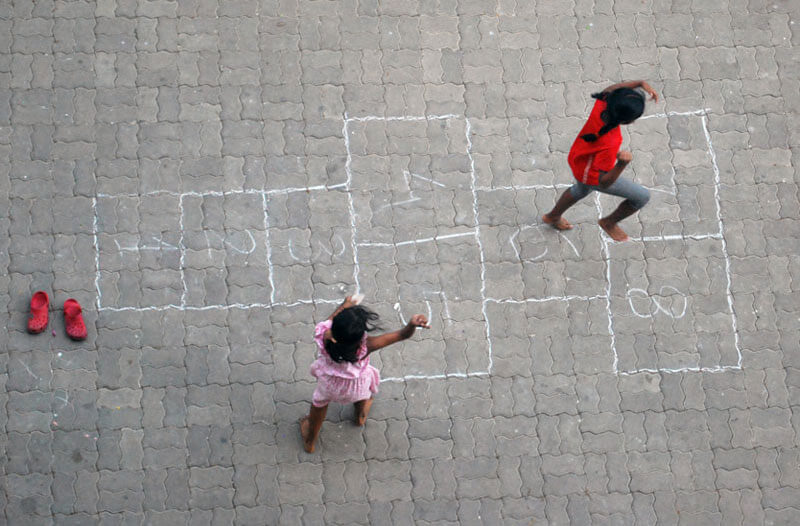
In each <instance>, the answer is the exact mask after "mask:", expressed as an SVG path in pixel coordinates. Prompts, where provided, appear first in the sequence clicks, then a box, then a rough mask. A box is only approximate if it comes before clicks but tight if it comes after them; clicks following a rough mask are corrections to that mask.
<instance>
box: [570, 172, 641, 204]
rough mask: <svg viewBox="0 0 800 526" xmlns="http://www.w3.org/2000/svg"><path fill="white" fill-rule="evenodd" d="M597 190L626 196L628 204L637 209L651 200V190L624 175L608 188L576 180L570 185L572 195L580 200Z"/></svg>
mask: <svg viewBox="0 0 800 526" xmlns="http://www.w3.org/2000/svg"><path fill="white" fill-rule="evenodd" d="M595 190H597V191H598V192H601V193H603V194H611V195H616V196H618V197H624V198H625V200H626V201H627V202H628V204H630V205H631V206H632V207H633V208H635V209H636V210H639V209H640V208H642V207H643V206H644V205H646V204H647V202H648V201H649V200H650V190H648V189H647V188H645V187H644V186H642V185H640V184H636V183H634V182H633V181H629V180H628V179H623V178H622V177H620V178H619V179H617V180H616V181H614V184H612V185H611V186H609V187H606V188H603V187H602V186H600V185H596V186H591V185H588V184H583V183H581V182H579V181H576V182H575V184H573V185H572V186H571V187H570V189H569V193H571V194H572V197H574V198H575V200H576V201H578V200H580V199H583V198H584V197H586V196H587V195H589V194H590V193H592V192H593V191H595Z"/></svg>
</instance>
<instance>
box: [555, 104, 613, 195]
mask: <svg viewBox="0 0 800 526" xmlns="http://www.w3.org/2000/svg"><path fill="white" fill-rule="evenodd" d="M605 109H606V102H605V101H602V100H598V101H597V102H595V103H594V108H592V113H591V114H590V115H589V120H587V121H586V124H585V125H584V126H583V128H582V129H581V132H580V133H579V134H578V137H577V138H576V139H575V142H574V143H572V148H570V150H569V156H568V157H567V162H569V166H570V168H572V175H574V176H575V179H577V180H578V181H580V182H582V183H583V184H588V185H592V186H595V185H597V184H598V182H599V178H600V173H599V172H601V171H602V172H608V171H609V170H611V169H612V168H614V164H615V163H616V162H617V153H619V148H620V146H622V132H621V131H620V130H619V126H617V127H616V128H614V129H613V130H611V131H610V132H608V133H606V134H605V135H603V136H601V137H599V138H598V139H597V140H596V141H594V142H587V141H584V140H583V139H581V135H583V134H585V133H597V132H599V131H600V128H602V127H603V126H604V125H605V123H604V122H603V119H601V118H600V114H601V113H603V111H604V110H605Z"/></svg>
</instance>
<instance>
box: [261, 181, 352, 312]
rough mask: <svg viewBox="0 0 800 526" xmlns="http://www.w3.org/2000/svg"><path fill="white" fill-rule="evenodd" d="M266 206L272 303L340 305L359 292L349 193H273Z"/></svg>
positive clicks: (344, 191) (342, 190)
mask: <svg viewBox="0 0 800 526" xmlns="http://www.w3.org/2000/svg"><path fill="white" fill-rule="evenodd" d="M266 206H267V215H268V234H269V235H268V236H267V237H268V248H269V250H268V252H269V267H270V276H271V282H272V284H273V287H274V288H273V292H272V296H271V301H272V303H281V304H288V303H294V302H297V301H320V300H339V299H341V298H342V297H344V295H345V292H348V293H349V292H352V291H353V290H354V289H355V281H354V268H355V266H354V256H353V243H352V236H353V234H352V226H351V224H352V221H351V216H350V208H349V199H348V193H347V191H346V189H332V190H320V191H314V192H299V193H297V192H296V193H289V194H271V195H269V196H267V200H266Z"/></svg>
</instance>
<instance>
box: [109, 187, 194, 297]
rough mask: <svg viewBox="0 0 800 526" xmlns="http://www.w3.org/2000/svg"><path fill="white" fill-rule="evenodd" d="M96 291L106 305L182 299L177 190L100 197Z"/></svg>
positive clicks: (179, 214)
mask: <svg viewBox="0 0 800 526" xmlns="http://www.w3.org/2000/svg"><path fill="white" fill-rule="evenodd" d="M95 209H96V214H97V217H96V237H97V244H96V250H97V265H98V269H97V279H96V285H97V295H98V304H99V305H100V307H101V308H103V307H104V306H107V307H116V308H130V309H138V308H148V307H163V306H168V305H176V304H180V301H181V296H182V294H183V290H184V289H183V282H182V279H181V269H182V267H181V252H182V251H181V227H180V224H181V213H180V197H179V196H177V195H175V194H168V193H162V194H151V195H147V196H141V197H140V196H120V197H113V196H103V197H98V198H97V200H96V207H95Z"/></svg>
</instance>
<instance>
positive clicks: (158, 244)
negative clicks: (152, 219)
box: [114, 234, 180, 252]
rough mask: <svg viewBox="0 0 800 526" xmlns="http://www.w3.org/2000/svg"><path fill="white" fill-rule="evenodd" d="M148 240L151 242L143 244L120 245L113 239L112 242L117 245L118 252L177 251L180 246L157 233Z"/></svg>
mask: <svg viewBox="0 0 800 526" xmlns="http://www.w3.org/2000/svg"><path fill="white" fill-rule="evenodd" d="M150 241H151V242H152V243H153V244H144V245H124V246H123V245H120V243H119V241H118V240H116V239H115V240H114V244H115V245H117V250H118V251H119V252H140V251H153V252H161V251H171V250H174V251H177V250H180V248H178V247H176V246H175V245H172V244H170V243H167V242H166V241H164V240H163V239H162V238H161V235H160V234H159V235H158V237H156V236H150Z"/></svg>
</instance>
